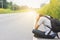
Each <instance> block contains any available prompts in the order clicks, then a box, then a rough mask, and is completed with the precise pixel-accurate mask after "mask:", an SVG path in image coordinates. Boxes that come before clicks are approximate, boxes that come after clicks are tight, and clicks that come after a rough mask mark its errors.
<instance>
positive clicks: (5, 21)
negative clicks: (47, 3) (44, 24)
mask: <svg viewBox="0 0 60 40" xmlns="http://www.w3.org/2000/svg"><path fill="white" fill-rule="evenodd" d="M30 13H31V14H30ZM34 17H35V15H33V14H32V12H26V13H12V14H0V40H32V39H33V34H32V28H33V26H34Z"/></svg>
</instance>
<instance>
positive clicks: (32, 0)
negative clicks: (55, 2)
mask: <svg viewBox="0 0 60 40" xmlns="http://www.w3.org/2000/svg"><path fill="white" fill-rule="evenodd" d="M7 1H8V2H10V1H12V2H13V4H17V5H20V6H24V5H27V6H28V7H32V8H40V5H41V4H43V3H46V4H47V3H49V2H50V1H49V0H7Z"/></svg>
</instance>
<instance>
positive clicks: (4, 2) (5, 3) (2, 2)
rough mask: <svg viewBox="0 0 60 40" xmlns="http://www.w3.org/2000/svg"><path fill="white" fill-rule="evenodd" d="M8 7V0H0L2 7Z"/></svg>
mask: <svg viewBox="0 0 60 40" xmlns="http://www.w3.org/2000/svg"><path fill="white" fill-rule="evenodd" d="M2 7H3V8H7V1H6V0H0V8H2Z"/></svg>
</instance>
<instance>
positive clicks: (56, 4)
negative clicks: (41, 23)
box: [38, 0, 60, 19]
mask: <svg viewBox="0 0 60 40" xmlns="http://www.w3.org/2000/svg"><path fill="white" fill-rule="evenodd" d="M38 12H39V13H40V14H41V13H42V14H45V15H50V16H52V17H54V18H57V19H60V0H50V3H49V4H46V5H44V6H43V7H41V8H40V10H39V11H38Z"/></svg>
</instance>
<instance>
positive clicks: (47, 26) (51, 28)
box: [44, 16, 52, 35]
mask: <svg viewBox="0 0 60 40" xmlns="http://www.w3.org/2000/svg"><path fill="white" fill-rule="evenodd" d="M44 17H46V18H48V19H49V20H51V19H50V18H49V17H47V16H44ZM45 26H46V27H48V28H49V29H50V31H49V33H48V35H49V34H50V33H51V31H52V28H50V27H49V26H48V25H45Z"/></svg>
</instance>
